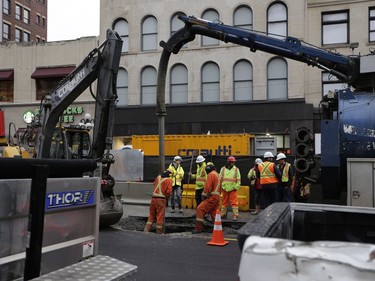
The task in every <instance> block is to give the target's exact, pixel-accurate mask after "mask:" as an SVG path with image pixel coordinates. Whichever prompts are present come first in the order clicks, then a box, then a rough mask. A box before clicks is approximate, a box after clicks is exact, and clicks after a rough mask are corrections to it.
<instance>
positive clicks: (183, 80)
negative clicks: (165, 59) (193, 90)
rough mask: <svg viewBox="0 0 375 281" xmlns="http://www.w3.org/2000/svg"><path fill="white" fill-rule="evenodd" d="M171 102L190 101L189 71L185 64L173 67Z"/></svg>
mask: <svg viewBox="0 0 375 281" xmlns="http://www.w3.org/2000/svg"><path fill="white" fill-rule="evenodd" d="M170 80H171V103H172V104H177V103H184V104H186V103H188V71H187V68H186V66H185V65H183V64H177V65H175V66H173V67H172V69H171V79H170Z"/></svg>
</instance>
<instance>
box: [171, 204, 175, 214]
mask: <svg viewBox="0 0 375 281" xmlns="http://www.w3.org/2000/svg"><path fill="white" fill-rule="evenodd" d="M174 212H175V210H174V205H172V209H171V213H174Z"/></svg>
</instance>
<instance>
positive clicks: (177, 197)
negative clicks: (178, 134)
mask: <svg viewBox="0 0 375 281" xmlns="http://www.w3.org/2000/svg"><path fill="white" fill-rule="evenodd" d="M181 161H182V158H181V157H180V156H175V157H174V158H173V162H172V163H171V164H170V165H169V167H168V170H170V171H171V172H172V174H171V178H172V196H171V208H172V209H171V213H174V212H175V205H178V208H179V212H180V213H182V212H183V210H182V206H181V197H182V180H183V178H184V169H183V168H182V167H181Z"/></svg>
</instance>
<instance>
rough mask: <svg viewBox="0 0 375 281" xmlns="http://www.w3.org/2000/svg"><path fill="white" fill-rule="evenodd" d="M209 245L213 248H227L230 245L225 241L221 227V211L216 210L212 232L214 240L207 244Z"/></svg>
mask: <svg viewBox="0 0 375 281" xmlns="http://www.w3.org/2000/svg"><path fill="white" fill-rule="evenodd" d="M207 244H208V245H213V246H225V245H226V244H228V242H227V241H224V232H223V227H222V225H221V216H220V211H219V209H217V210H216V216H215V224H214V231H213V232H212V239H211V241H210V242H207Z"/></svg>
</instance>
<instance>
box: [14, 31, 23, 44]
mask: <svg viewBox="0 0 375 281" xmlns="http://www.w3.org/2000/svg"><path fill="white" fill-rule="evenodd" d="M21 36H22V30H21V29H18V28H16V30H15V39H14V40H15V41H16V42H21V39H22V37H21Z"/></svg>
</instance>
